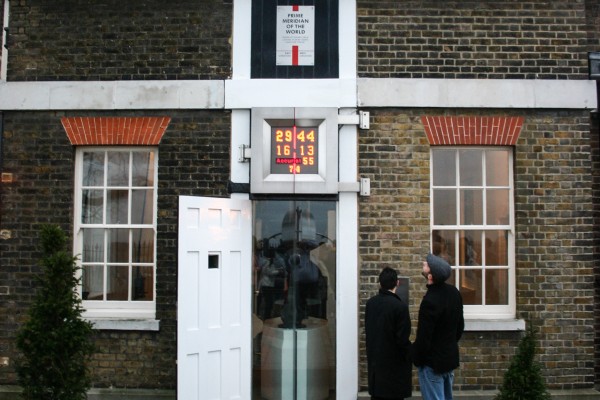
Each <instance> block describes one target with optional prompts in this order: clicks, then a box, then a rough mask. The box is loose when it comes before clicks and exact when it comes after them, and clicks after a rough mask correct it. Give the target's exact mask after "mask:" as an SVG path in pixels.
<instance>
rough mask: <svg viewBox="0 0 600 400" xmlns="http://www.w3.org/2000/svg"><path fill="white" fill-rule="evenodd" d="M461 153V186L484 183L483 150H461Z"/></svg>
mask: <svg viewBox="0 0 600 400" xmlns="http://www.w3.org/2000/svg"><path fill="white" fill-rule="evenodd" d="M458 154H459V165H460V169H459V174H460V185H461V186H482V185H483V172H482V168H483V164H482V157H483V151H482V150H460V151H459V152H458Z"/></svg>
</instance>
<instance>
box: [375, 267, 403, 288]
mask: <svg viewBox="0 0 600 400" xmlns="http://www.w3.org/2000/svg"><path fill="white" fill-rule="evenodd" d="M379 284H380V285H381V288H382V289H385V290H390V289H393V288H394V286H396V285H397V284H398V273H397V272H396V271H395V270H393V269H392V268H390V267H385V268H384V269H383V270H382V271H381V273H380V274H379Z"/></svg>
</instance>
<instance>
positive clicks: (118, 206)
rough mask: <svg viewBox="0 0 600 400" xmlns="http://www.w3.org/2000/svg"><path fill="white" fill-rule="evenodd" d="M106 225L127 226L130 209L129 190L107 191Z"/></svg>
mask: <svg viewBox="0 0 600 400" xmlns="http://www.w3.org/2000/svg"><path fill="white" fill-rule="evenodd" d="M106 195H107V197H108V198H107V204H106V223H107V224H126V223H127V211H128V207H129V202H128V196H129V191H127V190H107V191H106Z"/></svg>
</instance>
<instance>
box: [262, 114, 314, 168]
mask: <svg viewBox="0 0 600 400" xmlns="http://www.w3.org/2000/svg"><path fill="white" fill-rule="evenodd" d="M318 132H319V129H318V127H316V126H287V127H283V126H277V127H271V173H272V174H317V173H318V172H319V164H318V144H319V141H318Z"/></svg>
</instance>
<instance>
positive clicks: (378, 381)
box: [365, 267, 412, 400]
mask: <svg viewBox="0 0 600 400" xmlns="http://www.w3.org/2000/svg"><path fill="white" fill-rule="evenodd" d="M379 285H380V288H379V293H378V294H377V295H375V296H373V297H371V298H370V299H369V300H368V301H367V307H366V309H365V333H366V345H367V365H368V375H369V378H368V379H369V394H370V395H371V399H372V400H380V399H387V400H392V399H393V400H401V399H404V398H407V397H410V396H412V361H411V359H410V346H411V344H410V340H409V337H410V328H411V322H410V314H409V312H408V305H407V304H406V303H404V302H403V301H402V300H400V297H398V296H397V295H396V287H397V285H398V274H397V273H396V271H394V270H393V269H392V268H389V267H386V268H384V269H383V271H381V273H380V274H379Z"/></svg>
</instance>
